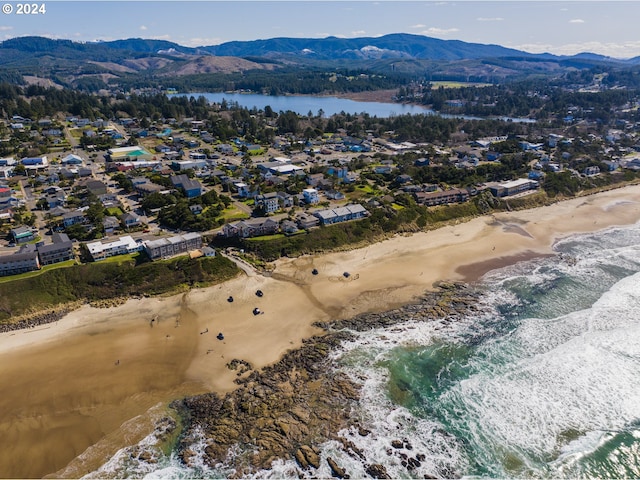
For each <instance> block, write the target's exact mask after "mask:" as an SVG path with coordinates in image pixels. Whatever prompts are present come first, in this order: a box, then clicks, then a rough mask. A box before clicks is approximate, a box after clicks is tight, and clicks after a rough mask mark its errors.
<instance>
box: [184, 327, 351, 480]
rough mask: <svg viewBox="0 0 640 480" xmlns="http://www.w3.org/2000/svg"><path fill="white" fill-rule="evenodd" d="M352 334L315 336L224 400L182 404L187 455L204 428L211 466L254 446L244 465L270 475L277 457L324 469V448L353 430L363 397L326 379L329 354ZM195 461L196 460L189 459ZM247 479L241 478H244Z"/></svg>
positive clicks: (340, 380)
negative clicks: (320, 447)
mask: <svg viewBox="0 0 640 480" xmlns="http://www.w3.org/2000/svg"><path fill="white" fill-rule="evenodd" d="M349 337H350V335H349V334H348V333H334V334H330V335H325V336H322V337H314V338H311V339H309V340H306V341H305V342H304V345H303V346H302V347H301V348H300V349H298V350H294V351H291V352H289V353H287V354H286V355H285V356H284V357H283V358H282V360H281V361H280V362H278V363H277V364H275V365H273V366H270V367H267V368H265V369H263V370H262V371H260V372H252V373H250V374H249V375H248V376H247V377H246V378H243V379H240V378H239V379H237V380H236V382H237V383H238V384H239V387H238V388H237V389H236V390H235V391H234V392H231V393H229V394H227V395H225V396H224V397H220V396H218V395H216V394H206V395H200V396H197V397H191V398H187V399H184V400H182V401H181V402H177V403H175V404H174V407H176V408H178V409H179V410H180V411H181V412H182V413H183V415H184V417H185V419H186V422H187V423H188V424H189V428H188V429H187V431H186V432H185V433H186V435H185V436H184V437H183V439H182V445H183V446H184V449H185V451H186V449H187V448H188V445H189V443H190V442H191V441H192V435H190V433H193V432H192V431H195V430H194V429H196V427H197V428H198V429H200V430H202V431H204V432H205V436H206V437H207V440H208V441H207V447H206V449H205V453H206V461H207V462H208V463H209V464H211V465H215V464H218V463H224V460H225V459H226V457H227V452H228V450H229V448H230V447H232V446H234V445H238V444H239V445H251V448H248V449H247V451H246V452H245V453H243V454H241V456H243V461H242V462H238V460H237V459H236V461H235V463H236V465H238V464H239V463H240V464H243V465H250V466H251V467H245V468H246V469H247V471H246V472H243V473H250V472H249V471H248V470H249V469H250V468H268V467H269V466H270V464H271V462H272V461H273V460H275V459H277V458H295V459H296V460H297V461H298V464H299V465H300V467H301V468H303V469H307V468H318V467H319V466H320V457H319V454H318V451H317V450H316V447H315V446H316V445H317V444H318V443H319V442H322V441H324V440H326V439H329V438H335V437H336V432H338V431H339V430H340V429H342V428H344V427H345V426H347V425H348V422H349V413H350V409H351V405H352V404H353V402H355V401H356V400H357V399H358V398H359V389H358V387H357V386H356V385H355V384H354V383H353V382H352V381H351V380H349V378H347V377H346V376H345V375H342V374H333V375H326V372H328V371H329V369H330V365H329V364H328V359H327V355H328V354H329V353H330V352H331V351H332V349H333V348H335V347H336V346H337V345H338V344H339V343H340V342H342V341H343V340H345V339H347V338H349ZM182 458H183V460H185V461H186V462H189V459H190V458H191V456H190V455H188V454H184V453H183V454H182ZM239 474H240V472H239Z"/></svg>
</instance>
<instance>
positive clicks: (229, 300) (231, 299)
mask: <svg viewBox="0 0 640 480" xmlns="http://www.w3.org/2000/svg"><path fill="white" fill-rule="evenodd" d="M227 302H229V303H231V302H233V297H232V296H231V295H229V298H227Z"/></svg>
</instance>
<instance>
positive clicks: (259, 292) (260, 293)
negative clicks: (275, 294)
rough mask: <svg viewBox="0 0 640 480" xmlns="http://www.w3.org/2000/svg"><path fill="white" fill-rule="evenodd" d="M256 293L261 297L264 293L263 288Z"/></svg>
mask: <svg viewBox="0 0 640 480" xmlns="http://www.w3.org/2000/svg"><path fill="white" fill-rule="evenodd" d="M256 295H257V296H258V297H261V296H262V295H264V293H262V290H256Z"/></svg>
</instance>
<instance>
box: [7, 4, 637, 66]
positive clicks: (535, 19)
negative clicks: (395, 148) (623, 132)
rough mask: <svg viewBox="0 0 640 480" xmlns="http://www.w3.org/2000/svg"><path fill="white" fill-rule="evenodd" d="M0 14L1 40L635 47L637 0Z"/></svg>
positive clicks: (613, 51) (620, 52) (74, 7)
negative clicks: (330, 39)
mask: <svg viewBox="0 0 640 480" xmlns="http://www.w3.org/2000/svg"><path fill="white" fill-rule="evenodd" d="M4 3H5V4H6V3H9V4H11V5H12V6H13V7H14V8H13V13H11V14H8V15H7V14H3V15H2V16H0V39H7V38H12V37H17V36H24V35H42V36H46V37H50V38H65V39H71V40H76V41H95V40H114V39H121V38H132V37H142V38H155V39H165V40H169V41H173V42H176V43H179V44H181V45H185V46H201V45H217V44H220V43H223V42H228V41H232V40H256V39H264V38H273V37H313V38H323V37H327V36H330V35H333V36H337V37H346V38H350V37H375V36H380V35H384V34H388V33H400V32H402V33H413V34H420V35H427V36H430V37H435V38H440V39H444V40H463V41H466V42H476V43H485V44H498V45H503V46H506V47H511V48H517V49H519V50H525V51H528V52H533V53H541V52H550V53H555V54H559V55H564V54H566V55H571V54H575V53H579V52H585V51H588V52H594V53H600V54H603V55H608V56H612V57H617V58H629V57H634V56H638V55H640V33H639V32H640V28H639V26H638V23H639V22H640V20H639V19H640V1H632V0H628V1H619V2H612V1H582V0H573V1H564V2H559V1H551V0H547V1H537V2H532V1H521V0H511V1H507V0H498V1H493V2H486V1H478V0H467V1H453V2H447V1H391V0H382V1H375V2H371V1H365V0H361V1H349V2H347V1H338V0H334V1H320V0H315V1H306V2H303V1H297V0H284V1H278V2H274V1H248V0H244V1H243V0H236V1H233V2H228V1H212V0H203V1H175V0H171V1H163V0H146V1H137V2H136V1H133V2H131V1H118V0H112V1H91V0H76V1H60V0H49V1H46V2H36V3H38V4H42V3H45V5H46V13H45V14H39V15H16V14H15V11H16V7H17V3H18V2H14V1H5V2H4Z"/></svg>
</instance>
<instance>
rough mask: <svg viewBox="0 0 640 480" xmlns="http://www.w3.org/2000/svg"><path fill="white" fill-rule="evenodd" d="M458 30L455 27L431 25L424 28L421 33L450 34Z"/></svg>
mask: <svg viewBox="0 0 640 480" xmlns="http://www.w3.org/2000/svg"><path fill="white" fill-rule="evenodd" d="M459 31H460V30H459V29H457V28H437V27H431V28H428V29H426V30H423V31H422V32H421V33H422V34H423V35H451V34H452V33H456V32H459Z"/></svg>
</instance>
